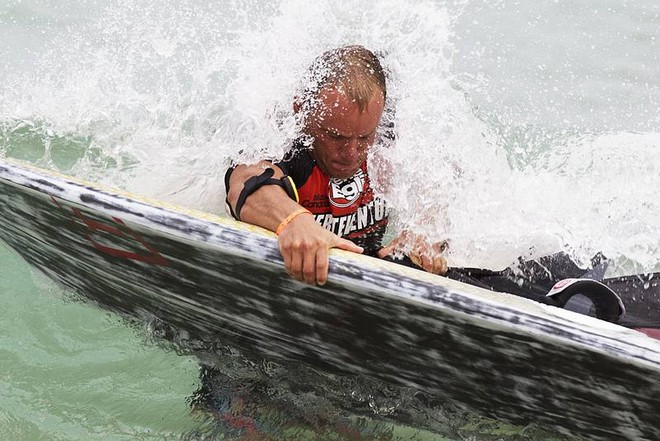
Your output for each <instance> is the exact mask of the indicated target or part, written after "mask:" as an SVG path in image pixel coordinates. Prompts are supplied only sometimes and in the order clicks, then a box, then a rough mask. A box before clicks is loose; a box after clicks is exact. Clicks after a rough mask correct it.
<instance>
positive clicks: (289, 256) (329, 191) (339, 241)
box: [225, 46, 447, 285]
mask: <svg viewBox="0 0 660 441" xmlns="http://www.w3.org/2000/svg"><path fill="white" fill-rule="evenodd" d="M306 80H307V81H306V82H305V90H304V91H303V92H302V94H301V96H300V97H297V99H296V101H295V102H294V105H293V107H294V112H295V113H296V115H297V116H298V117H299V119H300V121H301V124H302V128H303V133H304V135H305V136H304V137H303V138H302V139H300V140H298V141H296V142H295V143H294V145H293V147H292V149H291V151H290V152H289V154H288V155H287V156H286V157H285V158H284V159H283V160H282V161H281V162H270V161H261V162H259V163H257V164H254V165H238V166H236V167H234V168H232V169H230V170H229V171H228V172H227V175H226V177H225V185H226V188H227V202H228V204H229V207H230V210H231V213H232V215H233V216H234V217H236V218H237V219H240V220H242V221H244V222H248V223H251V224H255V225H259V226H261V227H264V228H267V229H269V230H271V231H274V232H276V233H277V235H278V240H279V248H280V252H281V253H282V257H283V259H284V264H285V267H286V270H287V272H288V273H289V274H290V275H291V276H292V277H294V278H295V279H297V280H300V281H304V282H306V283H309V284H319V285H323V284H325V282H326V280H327V276H328V250H329V249H330V248H340V249H343V250H347V251H352V252H355V253H365V254H369V255H373V256H378V257H381V258H386V257H388V256H391V255H393V254H395V253H397V252H399V251H401V250H405V251H406V255H407V257H408V258H409V259H410V261H412V262H414V263H415V265H417V266H419V267H421V268H423V269H425V270H426V271H429V272H432V273H435V274H445V273H446V271H447V261H446V259H445V258H444V257H443V256H442V255H441V253H442V251H443V249H444V245H443V244H431V243H429V242H428V241H427V240H426V239H425V238H424V237H422V236H419V235H415V234H413V233H411V232H403V233H402V234H401V235H400V236H398V237H397V238H396V239H395V240H393V241H392V242H391V243H390V244H388V245H387V246H385V247H382V240H383V235H384V233H385V229H386V227H387V222H388V215H387V207H386V205H385V202H384V201H383V200H382V199H380V198H379V197H377V196H376V195H374V192H373V189H372V187H371V182H370V179H369V171H368V167H367V155H368V153H369V150H370V148H371V147H372V146H373V145H374V142H375V141H376V138H377V136H379V134H378V128H379V125H380V123H381V117H382V115H383V111H384V108H385V100H386V98H387V87H386V81H385V74H384V72H383V68H382V66H381V64H380V61H379V60H378V58H377V56H376V55H375V54H374V53H372V52H371V51H369V50H367V49H365V48H364V47H362V46H346V47H342V48H338V49H333V50H330V51H328V52H325V53H324V54H323V55H321V56H320V57H319V58H317V59H316V60H315V61H314V63H313V64H312V66H311V67H310V69H309V71H308V72H307V78H306Z"/></svg>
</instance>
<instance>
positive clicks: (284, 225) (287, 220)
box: [275, 208, 312, 236]
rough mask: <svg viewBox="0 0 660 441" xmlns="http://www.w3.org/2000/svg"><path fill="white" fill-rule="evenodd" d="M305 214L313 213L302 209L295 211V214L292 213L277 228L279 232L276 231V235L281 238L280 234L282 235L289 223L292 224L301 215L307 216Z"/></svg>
mask: <svg viewBox="0 0 660 441" xmlns="http://www.w3.org/2000/svg"><path fill="white" fill-rule="evenodd" d="M305 213H309V214H312V212H311V211H309V210H308V209H307V208H300V209H298V210H296V211H294V212H293V213H291V214H290V215H288V216H287V217H286V218H284V220H283V221H282V222H280V224H279V225H278V226H277V230H275V234H277V235H278V236H279V235H280V233H282V230H283V229H284V227H286V226H287V225H289V222H291V221H292V220H293V219H294V218H295V217H296V216H298V215H300V214H305Z"/></svg>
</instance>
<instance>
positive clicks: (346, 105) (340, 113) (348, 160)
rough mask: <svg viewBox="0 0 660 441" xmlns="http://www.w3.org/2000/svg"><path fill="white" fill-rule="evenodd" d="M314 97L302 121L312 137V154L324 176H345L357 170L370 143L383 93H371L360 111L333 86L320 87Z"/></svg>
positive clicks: (379, 114) (378, 119)
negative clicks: (315, 105) (313, 106)
mask: <svg viewBox="0 0 660 441" xmlns="http://www.w3.org/2000/svg"><path fill="white" fill-rule="evenodd" d="M318 99H319V103H318V107H316V109H315V110H314V111H313V112H312V114H311V115H310V117H309V119H308V122H307V124H306V132H307V133H308V134H309V135H310V136H312V137H313V138H314V144H313V149H312V155H313V156H314V159H316V163H317V165H318V166H319V167H320V168H321V170H322V171H323V172H325V173H326V174H327V175H328V176H330V177H331V178H338V179H348V178H350V177H351V176H353V175H354V174H355V173H356V172H357V171H358V170H359V168H360V166H361V165H362V163H363V162H364V160H365V159H366V157H367V151H368V149H369V147H371V145H373V143H374V140H375V138H376V129H377V128H378V123H379V121H380V117H381V115H382V114H383V107H384V100H383V94H382V93H381V92H378V93H376V94H374V96H372V97H371V99H370V100H369V103H368V104H367V107H366V108H365V109H364V111H360V108H359V107H358V105H357V104H355V103H354V102H351V101H350V100H349V99H348V98H346V96H345V95H344V94H343V93H342V92H340V91H338V90H336V89H334V88H326V89H323V90H321V92H320V93H319V98H318Z"/></svg>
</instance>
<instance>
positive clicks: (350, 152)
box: [343, 137, 360, 162]
mask: <svg viewBox="0 0 660 441" xmlns="http://www.w3.org/2000/svg"><path fill="white" fill-rule="evenodd" d="M343 153H344V158H345V159H347V160H349V161H351V162H353V161H357V160H358V158H359V157H360V140H359V139H358V137H352V138H348V139H347V140H346V145H345V146H344V149H343Z"/></svg>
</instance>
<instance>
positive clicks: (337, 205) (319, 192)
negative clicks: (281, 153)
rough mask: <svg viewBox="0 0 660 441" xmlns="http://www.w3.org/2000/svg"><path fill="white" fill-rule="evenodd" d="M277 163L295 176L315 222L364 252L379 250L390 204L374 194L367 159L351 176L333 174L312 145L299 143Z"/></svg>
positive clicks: (369, 252)
mask: <svg viewBox="0 0 660 441" xmlns="http://www.w3.org/2000/svg"><path fill="white" fill-rule="evenodd" d="M275 165H277V166H278V167H280V168H281V169H282V170H283V171H284V173H285V174H287V175H289V176H291V178H293V181H294V182H295V184H296V187H297V188H298V195H299V198H300V202H299V203H300V205H302V206H303V207H305V208H307V209H308V210H309V211H311V212H312V214H313V215H314V219H315V220H316V222H318V223H319V224H320V225H321V226H323V227H324V228H326V229H328V230H330V231H332V232H333V233H335V234H336V235H338V236H340V237H343V238H346V239H348V240H350V241H351V242H354V243H356V244H357V245H359V246H361V247H363V248H364V253H365V254H368V255H375V254H376V253H377V252H378V250H379V249H380V248H381V246H382V241H383V236H384V234H385V229H386V228H387V220H388V218H387V207H386V205H385V201H384V200H383V199H381V198H378V197H376V196H374V193H373V189H372V188H371V183H370V181H369V174H368V172H367V162H366V161H365V162H364V163H363V164H362V166H361V167H360V169H359V170H358V171H357V173H355V174H354V175H353V176H352V177H350V178H348V179H344V180H341V179H335V178H330V177H329V176H328V175H326V174H325V173H324V172H323V171H321V169H320V168H319V167H318V165H317V164H316V161H315V160H314V158H313V157H312V155H311V153H310V151H309V149H308V148H306V147H304V146H302V145H300V144H298V145H296V146H294V148H293V150H292V151H291V152H290V153H289V154H288V155H287V157H285V158H284V159H283V160H282V161H281V162H276V163H275Z"/></svg>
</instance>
